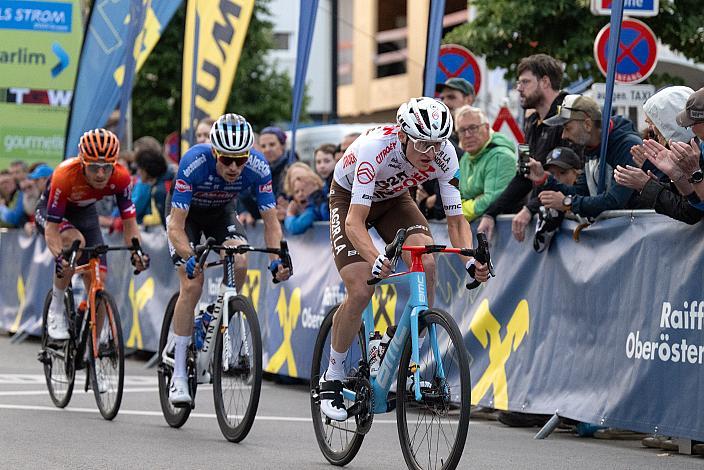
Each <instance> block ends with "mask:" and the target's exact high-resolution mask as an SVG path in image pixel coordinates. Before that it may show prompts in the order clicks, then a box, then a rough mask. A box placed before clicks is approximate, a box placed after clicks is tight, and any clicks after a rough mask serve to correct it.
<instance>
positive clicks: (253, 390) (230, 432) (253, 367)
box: [212, 295, 262, 442]
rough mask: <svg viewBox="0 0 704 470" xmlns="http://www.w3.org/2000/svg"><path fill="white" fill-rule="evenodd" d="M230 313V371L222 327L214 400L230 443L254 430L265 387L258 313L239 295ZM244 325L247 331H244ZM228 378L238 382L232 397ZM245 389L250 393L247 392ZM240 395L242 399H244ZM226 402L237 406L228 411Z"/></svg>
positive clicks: (217, 346) (216, 352) (217, 344)
mask: <svg viewBox="0 0 704 470" xmlns="http://www.w3.org/2000/svg"><path fill="white" fill-rule="evenodd" d="M228 316H229V324H228V325H229V326H228V338H229V341H230V353H231V355H230V357H229V358H228V361H227V369H228V370H227V371H225V370H224V367H223V366H224V361H223V349H224V338H225V332H224V330H223V328H220V331H219V332H218V334H217V335H216V337H215V350H214V351H213V354H214V356H213V360H212V366H213V367H212V369H213V370H212V372H213V399H214V401H215V414H216V416H217V418H218V425H219V426H220V431H222V434H223V436H225V439H227V440H228V441H230V442H240V441H242V440H243V439H244V438H245V437H247V434H248V433H249V431H250V430H251V429H252V425H253V424H254V418H255V417H256V414H257V408H258V407H259V396H260V394H261V388H262V337H261V331H260V329H259V319H258V318H257V313H256V311H255V310H254V306H253V305H252V303H251V302H250V301H249V300H248V299H247V298H246V297H244V296H241V295H238V296H236V297H234V298H232V299H231V300H230V303H229V308H228ZM243 325H244V331H242V326H243ZM221 326H222V324H221ZM247 330H249V333H247ZM226 380H227V381H232V382H234V385H233V387H232V390H230V391H231V392H232V394H233V396H231V397H225V396H224V395H226V392H227V391H228V390H227V389H226V387H224V382H225V381H226ZM245 390H250V392H249V393H248V394H246V393H244V391H245ZM247 395H248V396H247ZM239 398H241V399H242V400H241V401H240V400H239ZM226 405H234V409H229V410H228V409H226Z"/></svg>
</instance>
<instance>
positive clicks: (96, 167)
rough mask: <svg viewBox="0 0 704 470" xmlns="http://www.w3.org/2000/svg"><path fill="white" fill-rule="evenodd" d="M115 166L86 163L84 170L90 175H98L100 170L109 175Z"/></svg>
mask: <svg viewBox="0 0 704 470" xmlns="http://www.w3.org/2000/svg"><path fill="white" fill-rule="evenodd" d="M114 168H115V166H114V165H113V164H112V163H87V164H86V170H87V171H89V172H91V173H98V172H99V171H100V170H101V169H102V170H103V171H105V173H110V172H111V171H112V170H113V169H114Z"/></svg>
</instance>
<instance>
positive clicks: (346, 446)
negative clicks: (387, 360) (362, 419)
mask: <svg viewBox="0 0 704 470" xmlns="http://www.w3.org/2000/svg"><path fill="white" fill-rule="evenodd" d="M338 307H339V305H336V306H335V307H333V308H332V309H330V311H329V312H328V314H327V315H326V316H325V320H323V323H322V325H320V331H319V332H318V338H317V339H316V341H315V349H314V350H313V365H312V367H311V372H310V374H311V376H310V387H311V401H310V408H311V413H312V415H313V429H315V438H316V439H317V441H318V446H319V447H320V450H321V451H322V452H323V455H324V456H325V458H326V459H327V460H328V461H329V462H330V463H331V464H333V465H339V466H342V465H347V464H348V463H350V462H351V461H352V459H354V457H355V456H356V455H357V452H359V448H360V447H361V445H362V441H364V433H361V432H358V423H357V420H356V419H355V417H350V418H348V419H347V421H344V422H341V421H333V420H331V419H330V418H328V417H327V416H325V414H323V412H322V411H321V410H320V401H319V400H318V399H317V398H316V397H317V394H318V389H319V382H320V377H321V375H322V374H323V373H324V372H325V371H326V370H327V368H328V364H329V361H330V342H331V338H332V319H333V316H334V315H335V312H336V311H337V309H338ZM365 351H366V342H365V340H364V329H363V327H362V329H361V330H360V333H359V334H358V335H357V337H356V339H355V341H354V342H353V343H352V346H351V347H350V349H349V352H348V353H347V358H346V359H345V371H346V375H347V377H348V379H349V378H351V377H355V376H356V374H357V369H356V368H357V367H358V366H359V363H360V361H361V360H363V359H365V358H366V352H365ZM367 379H368V377H367ZM345 386H346V387H348V386H349V384H348V383H346V384H345ZM349 388H354V387H349ZM353 404H354V402H353V401H350V400H347V399H345V407H346V408H347V409H349V408H350V407H351V406H352V405H353Z"/></svg>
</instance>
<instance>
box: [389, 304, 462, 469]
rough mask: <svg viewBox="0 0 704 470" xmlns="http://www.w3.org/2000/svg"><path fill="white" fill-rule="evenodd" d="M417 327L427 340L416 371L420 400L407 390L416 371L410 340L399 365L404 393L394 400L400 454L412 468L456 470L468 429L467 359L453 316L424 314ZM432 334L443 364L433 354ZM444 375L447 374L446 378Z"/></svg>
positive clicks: (399, 384)
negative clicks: (414, 370) (433, 333)
mask: <svg viewBox="0 0 704 470" xmlns="http://www.w3.org/2000/svg"><path fill="white" fill-rule="evenodd" d="M418 325H419V331H420V332H421V334H425V341H424V343H423V347H422V349H421V351H420V356H419V357H420V364H419V365H418V366H419V370H420V384H421V394H422V399H421V401H420V402H417V401H416V400H415V395H414V394H413V392H412V391H409V390H408V384H407V378H408V371H409V370H411V369H412V368H413V367H411V366H412V364H411V338H410V336H409V338H408V341H406V346H405V348H404V350H403V354H402V355H401V360H400V364H399V371H402V372H403V373H399V374H398V381H397V385H396V389H397V390H399V391H402V392H397V396H396V422H397V426H398V435H399V439H400V441H401V450H402V451H403V458H404V459H405V460H406V464H407V465H408V468H411V469H430V468H433V469H435V468H441V469H454V468H456V467H457V465H458V463H459V461H460V458H461V457H462V451H463V450H464V445H465V441H466V440H467V430H468V427H469V404H470V394H471V384H470V380H469V358H468V353H467V350H466V349H465V346H464V341H463V340H462V335H461V334H460V331H459V328H458V327H457V324H456V323H455V321H454V319H453V318H452V317H451V316H450V314H449V313H447V312H445V311H442V310H437V309H430V310H426V311H425V312H423V313H421V315H420V317H419V324H418ZM433 331H434V332H435V337H436V338H437V343H436V344H437V347H438V349H437V352H438V353H439V358H438V357H436V354H435V353H434V351H433V339H432V332H433ZM438 359H440V360H438ZM439 365H442V368H440V367H438V366H439ZM440 370H442V371H444V378H443V374H442V373H441V372H440Z"/></svg>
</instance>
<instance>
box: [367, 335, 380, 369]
mask: <svg viewBox="0 0 704 470" xmlns="http://www.w3.org/2000/svg"><path fill="white" fill-rule="evenodd" d="M380 345H381V333H379V332H378V331H375V332H374V333H372V335H371V336H370V338H369V375H370V376H371V377H376V374H377V373H378V372H379V366H380V365H381V356H380V355H379V346H380Z"/></svg>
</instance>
